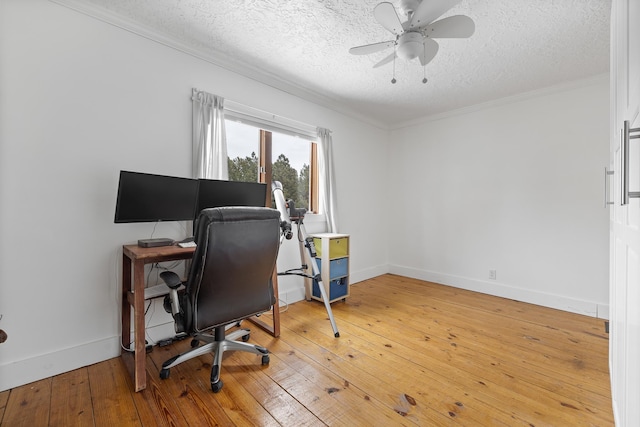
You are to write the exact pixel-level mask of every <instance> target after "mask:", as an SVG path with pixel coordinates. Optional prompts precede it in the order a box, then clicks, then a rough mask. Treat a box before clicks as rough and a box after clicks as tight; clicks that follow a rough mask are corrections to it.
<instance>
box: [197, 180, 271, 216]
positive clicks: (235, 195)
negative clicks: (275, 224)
mask: <svg viewBox="0 0 640 427" xmlns="http://www.w3.org/2000/svg"><path fill="white" fill-rule="evenodd" d="M266 201H267V184H263V183H259V182H241V181H222V180H217V179H201V180H200V183H199V186H198V204H197V207H196V211H195V216H196V217H197V216H198V215H199V214H200V211H201V210H202V209H206V208H219V207H224V206H258V207H264V206H265V205H266Z"/></svg>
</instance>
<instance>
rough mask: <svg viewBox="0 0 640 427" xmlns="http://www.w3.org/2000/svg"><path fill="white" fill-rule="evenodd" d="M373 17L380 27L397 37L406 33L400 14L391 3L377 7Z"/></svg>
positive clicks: (383, 3) (384, 3)
mask: <svg viewBox="0 0 640 427" xmlns="http://www.w3.org/2000/svg"><path fill="white" fill-rule="evenodd" d="M373 16H374V17H375V18H376V21H378V23H379V24H380V25H382V26H383V27H384V28H385V29H387V30H389V31H391V32H392V33H393V34H395V35H396V36H399V35H400V34H402V32H403V31H404V30H403V28H402V23H401V22H400V18H398V14H397V13H396V8H395V7H393V5H392V4H391V3H389V2H382V3H380V4H379V5H377V6H376V7H375V9H373Z"/></svg>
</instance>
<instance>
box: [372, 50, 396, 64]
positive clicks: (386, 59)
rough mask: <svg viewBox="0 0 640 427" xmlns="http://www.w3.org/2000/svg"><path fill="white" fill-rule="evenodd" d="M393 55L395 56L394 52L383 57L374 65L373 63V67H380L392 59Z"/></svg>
mask: <svg viewBox="0 0 640 427" xmlns="http://www.w3.org/2000/svg"><path fill="white" fill-rule="evenodd" d="M395 57H396V53H395V52H393V53H392V54H391V55H389V56H387V57H385V58H384V59H383V60H382V61H380V62H378V63H377V64H376V65H374V66H373V68H378V67H382V66H383V65H385V64H388V63H389V62H391V61H393V59H394V58H395Z"/></svg>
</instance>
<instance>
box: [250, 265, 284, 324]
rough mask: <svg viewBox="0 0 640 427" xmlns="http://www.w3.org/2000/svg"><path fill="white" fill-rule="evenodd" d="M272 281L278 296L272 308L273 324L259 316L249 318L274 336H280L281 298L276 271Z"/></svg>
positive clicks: (274, 292) (274, 291) (275, 293)
mask: <svg viewBox="0 0 640 427" xmlns="http://www.w3.org/2000/svg"><path fill="white" fill-rule="evenodd" d="M271 283H272V285H273V294H274V295H275V296H276V303H275V304H274V305H273V308H272V310H271V311H272V313H273V325H269V324H268V323H266V322H264V321H263V320H262V319H260V318H258V317H251V318H249V319H248V320H250V321H251V322H253V323H255V324H256V326H259V327H260V328H262V329H264V330H265V331H267V332H269V333H270V334H271V335H273V336H274V337H279V336H280V299H279V296H278V274H277V273H276V272H275V271H274V272H273V277H272V280H271Z"/></svg>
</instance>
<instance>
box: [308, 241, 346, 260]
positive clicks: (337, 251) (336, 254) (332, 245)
mask: <svg viewBox="0 0 640 427" xmlns="http://www.w3.org/2000/svg"><path fill="white" fill-rule="evenodd" d="M313 244H314V245H315V247H316V254H317V256H318V258H320V257H322V239H321V238H319V237H314V238H313ZM346 256H349V238H348V237H341V238H336V239H329V258H330V259H334V258H344V257H346Z"/></svg>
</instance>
